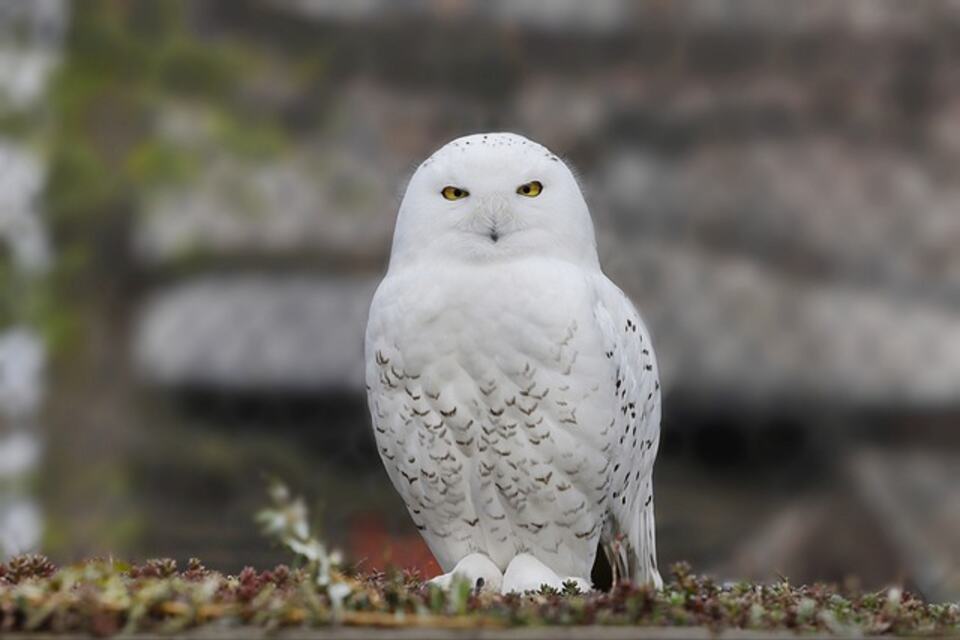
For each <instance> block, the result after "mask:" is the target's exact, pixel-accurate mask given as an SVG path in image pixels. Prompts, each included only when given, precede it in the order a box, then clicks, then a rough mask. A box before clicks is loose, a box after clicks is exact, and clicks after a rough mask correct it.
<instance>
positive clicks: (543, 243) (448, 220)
mask: <svg viewBox="0 0 960 640" xmlns="http://www.w3.org/2000/svg"><path fill="white" fill-rule="evenodd" d="M529 256H542V257H555V258H560V259H564V260H569V261H571V262H576V263H577V264H581V265H584V266H594V265H596V264H597V251H596V241H595V239H594V232H593V223H592V221H591V219H590V213H589V210H588V209H587V205H586V202H584V199H583V195H582V194H581V192H580V187H579V185H578V184H577V181H576V179H575V178H574V176H573V174H572V173H571V172H570V169H569V168H567V166H566V165H565V164H564V163H563V161H562V160H560V159H559V158H558V157H557V156H555V155H554V154H553V153H551V152H550V151H549V150H548V149H546V148H545V147H543V146H541V145H539V144H537V143H535V142H532V141H530V140H527V139H526V138H524V137H523V136H519V135H516V134H512V133H489V134H476V135H471V136H466V137H463V138H458V139H456V140H454V141H453V142H450V143H448V144H447V145H446V146H444V147H443V148H441V149H440V150H439V151H437V152H436V153H435V154H433V155H432V156H431V157H430V158H428V159H427V160H426V161H424V163H423V164H421V165H420V167H419V168H418V169H417V171H416V173H414V175H413V177H412V178H411V179H410V183H409V184H408V185H407V191H406V194H405V195H404V197H403V202H402V204H401V205H400V213H399V215H398V217H397V227H396V231H395V234H394V240H393V252H392V254H391V259H390V266H391V269H392V268H395V267H397V266H403V265H408V264H411V263H416V262H419V261H422V260H426V261H436V260H443V259H450V260H457V261H467V262H496V261H506V260H515V259H517V258H523V257H529Z"/></svg>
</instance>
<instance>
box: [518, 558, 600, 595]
mask: <svg viewBox="0 0 960 640" xmlns="http://www.w3.org/2000/svg"><path fill="white" fill-rule="evenodd" d="M565 582H574V583H576V585H577V587H578V588H579V589H580V592H581V593H589V592H590V591H592V590H593V586H592V585H591V584H590V581H589V580H586V579H584V578H577V577H568V578H561V577H560V576H559V575H557V574H556V573H555V572H554V571H553V570H552V569H551V568H550V567H548V566H547V565H545V564H543V563H542V562H540V560H538V559H536V558H535V557H533V556H532V555H530V554H529V553H521V554H519V555H517V556H515V557H514V558H513V560H511V561H510V564H509V565H508V566H507V570H506V571H505V572H504V574H503V585H502V587H501V588H500V593H503V594H507V593H526V592H528V591H539V590H540V589H541V588H542V587H543V586H544V585H546V586H548V587H551V588H553V589H556V590H557V591H563V588H564V583H565Z"/></svg>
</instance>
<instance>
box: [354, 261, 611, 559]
mask: <svg viewBox="0 0 960 640" xmlns="http://www.w3.org/2000/svg"><path fill="white" fill-rule="evenodd" d="M592 295H593V294H592V289H591V288H590V286H589V282H588V280H587V277H586V276H585V275H584V272H583V271H582V270H580V269H577V268H574V267H572V266H569V265H567V264H566V263H563V262H559V261H552V260H543V259H539V260H534V259H531V260H523V261H516V262H510V263H505V264H502V265H497V266H490V265H487V266H483V267H478V266H469V265H468V266H463V265H460V266H457V267H449V268H436V269H430V270H429V272H425V271H424V270H419V271H417V272H409V273H405V272H401V273H398V274H391V275H390V276H388V278H387V279H385V281H384V283H383V284H382V285H381V289H380V291H378V295H377V298H376V299H375V301H374V304H373V307H372V310H371V317H370V323H369V326H368V331H367V352H368V356H367V386H368V389H369V390H370V394H369V396H370V404H371V414H372V416H373V419H374V423H375V424H374V427H375V429H376V436H377V441H378V447H379V448H380V452H381V456H382V457H383V459H384V463H385V465H386V467H387V471H388V473H389V474H390V477H391V480H392V481H393V482H394V485H395V486H396V488H397V490H398V492H399V493H400V495H401V497H402V498H403V499H404V501H405V503H406V504H407V507H408V509H409V510H410V512H411V515H412V517H413V518H414V522H415V523H416V524H417V526H418V528H420V529H421V531H422V532H423V533H424V536H425V538H426V539H427V541H428V543H429V544H430V546H431V549H432V550H433V551H434V553H435V555H437V557H438V560H440V562H441V564H442V565H444V567H445V568H447V566H448V565H451V566H452V564H453V563H455V562H456V559H458V558H459V557H462V556H463V554H464V552H465V551H466V552H474V551H482V552H485V553H488V554H489V555H490V556H491V558H493V559H494V561H495V562H496V563H497V564H500V565H502V566H503V567H505V566H506V564H507V563H508V562H509V560H510V559H511V558H512V557H513V555H514V554H515V553H517V552H519V551H522V550H527V549H536V550H538V551H540V552H542V553H548V554H551V555H554V556H556V557H557V560H556V562H555V564H558V565H559V566H561V567H563V568H565V569H567V571H568V573H569V574H570V575H584V574H585V573H584V572H585V571H586V572H588V571H589V567H587V568H586V569H584V567H581V566H579V565H580V564H582V563H583V562H586V561H588V560H587V559H592V556H593V554H592V552H590V551H588V550H585V549H589V548H590V547H591V546H592V549H596V539H597V536H599V533H600V527H601V524H602V523H601V521H600V519H601V517H602V513H603V510H604V505H603V500H604V496H605V490H606V487H605V486H604V484H605V481H606V476H607V474H608V467H609V464H608V456H607V455H606V454H605V452H604V451H602V446H603V438H601V437H600V433H601V431H602V429H603V428H605V427H606V426H607V425H608V424H609V423H610V422H611V420H612V416H611V406H610V402H609V397H610V395H612V394H611V391H610V390H611V387H610V385H611V384H612V377H613V376H612V375H611V372H610V365H609V362H608V360H607V359H606V358H605V357H604V354H603V346H602V341H601V337H600V335H599V333H598V331H597V329H596V326H595V321H594V318H593V311H592V309H593V304H594V301H593V299H592ZM565 565H569V567H567V566H565Z"/></svg>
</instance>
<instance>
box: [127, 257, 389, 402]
mask: <svg viewBox="0 0 960 640" xmlns="http://www.w3.org/2000/svg"><path fill="white" fill-rule="evenodd" d="M375 288H376V282H375V281H373V280H369V279H342V280H335V279H319V278H308V277H286V278H277V277H267V276H247V277H245V276H234V277H227V276H224V277H216V276H205V277H201V278H196V279H193V280H191V281H189V282H186V283H184V284H180V285H174V286H172V287H170V288H167V289H164V290H160V291H158V292H156V293H155V294H154V295H153V296H152V297H151V299H150V300H149V301H148V302H147V303H146V304H145V305H144V307H143V309H142V311H141V314H140V320H139V322H138V324H137V327H136V331H135V338H134V348H135V353H136V362H137V365H138V368H139V371H140V372H141V374H142V375H143V376H144V377H145V378H146V379H148V380H150V381H153V382H156V383H161V384H170V385H179V386H189V385H195V386H202V387H210V388H214V389H224V390H233V391H315V392H316V391H325V392H347V393H352V392H357V391H359V390H361V389H362V388H363V334H364V329H365V327H366V318H367V310H368V308H369V305H370V300H371V299H372V298H373V292H374V290H375Z"/></svg>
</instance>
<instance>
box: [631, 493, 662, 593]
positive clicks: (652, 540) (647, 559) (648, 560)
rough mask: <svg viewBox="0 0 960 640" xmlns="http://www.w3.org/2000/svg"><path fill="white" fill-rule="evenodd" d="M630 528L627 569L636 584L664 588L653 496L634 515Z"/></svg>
mask: <svg viewBox="0 0 960 640" xmlns="http://www.w3.org/2000/svg"><path fill="white" fill-rule="evenodd" d="M632 525H633V526H631V527H630V534H629V542H630V545H629V547H630V548H629V549H628V550H627V553H628V555H627V567H628V570H629V574H628V575H629V576H630V580H631V581H632V582H633V583H634V584H649V585H652V586H653V587H654V588H656V589H662V588H663V578H661V577H660V572H659V571H658V570H657V532H656V526H655V524H654V519H653V496H652V495H651V496H650V497H649V499H648V500H647V503H646V504H645V505H644V506H642V507H641V508H640V509H639V510H638V511H637V512H636V514H635V515H634V522H633V523H632Z"/></svg>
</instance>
